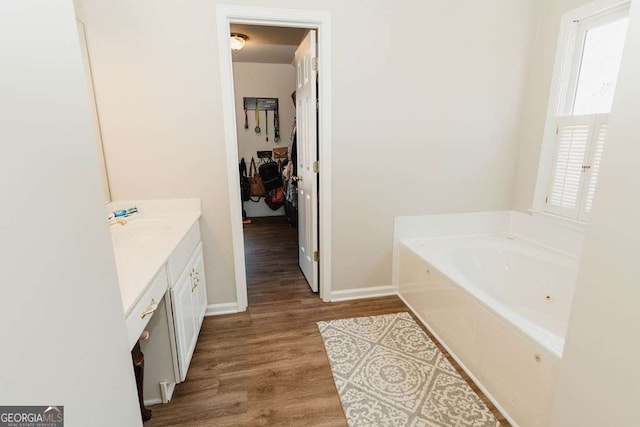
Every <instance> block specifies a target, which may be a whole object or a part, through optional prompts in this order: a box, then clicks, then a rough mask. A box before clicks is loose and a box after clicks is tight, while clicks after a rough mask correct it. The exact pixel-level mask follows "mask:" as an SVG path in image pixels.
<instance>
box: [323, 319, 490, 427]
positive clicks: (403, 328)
mask: <svg viewBox="0 0 640 427" xmlns="http://www.w3.org/2000/svg"><path fill="white" fill-rule="evenodd" d="M318 328H319V329H320V334H321V335H322V339H323V340H324V346H325V348H326V350H327V355H328V356H329V361H330V363H331V370H332V371H333V379H334V381H335V383H336V388H337V389H338V394H339V395H340V400H341V401H342V407H343V409H344V413H345V415H346V417H347V421H348V423H349V426H351V427H355V426H376V427H377V426H394V427H395V426H411V427H436V426H437V427H453V426H456V427H457V426H474V427H485V426H491V427H496V426H499V425H500V423H499V422H498V421H497V420H496V418H495V417H494V416H493V414H492V413H491V411H490V410H489V408H487V406H486V405H485V404H484V403H483V402H482V400H480V398H479V397H478V395H477V394H476V393H475V392H474V391H473V390H472V389H471V387H469V385H468V384H467V383H466V382H465V381H464V379H463V378H462V377H461V376H460V374H458V372H457V371H456V370H455V369H454V368H453V366H451V364H450V363H449V361H448V360H447V359H446V357H445V356H444V355H443V354H442V352H440V350H438V348H437V347H436V345H435V344H434V343H433V341H431V339H429V337H428V336H427V334H425V333H424V331H423V330H422V329H420V327H419V326H418V325H417V324H416V322H415V321H414V320H413V319H412V318H411V316H410V315H409V314H408V313H397V314H388V315H384V316H371V317H358V318H354V319H341V320H332V321H328V322H318Z"/></svg>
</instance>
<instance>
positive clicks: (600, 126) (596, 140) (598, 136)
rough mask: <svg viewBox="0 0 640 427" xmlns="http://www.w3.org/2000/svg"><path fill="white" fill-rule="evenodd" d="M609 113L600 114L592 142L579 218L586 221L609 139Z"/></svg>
mask: <svg viewBox="0 0 640 427" xmlns="http://www.w3.org/2000/svg"><path fill="white" fill-rule="evenodd" d="M608 121H609V115H608V114H602V115H599V116H598V117H597V118H596V120H595V127H594V135H593V142H592V143H591V153H590V156H589V166H590V167H589V169H588V170H587V173H586V176H585V180H586V182H585V194H584V206H583V210H582V212H581V213H580V216H579V219H580V220H583V221H586V220H587V219H588V216H589V214H590V213H591V208H592V207H593V199H594V196H595V193H596V183H597V181H598V175H599V173H600V163H601V162H602V153H604V147H605V143H606V140H607V129H608Z"/></svg>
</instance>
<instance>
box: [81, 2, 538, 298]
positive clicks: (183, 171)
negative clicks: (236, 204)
mask: <svg viewBox="0 0 640 427" xmlns="http://www.w3.org/2000/svg"><path fill="white" fill-rule="evenodd" d="M215 3H233V4H242V5H259V6H265V7H267V6H269V7H285V8H309V9H322V10H327V11H329V12H330V13H331V17H332V29H333V34H332V39H333V45H332V46H331V47H332V54H333V70H332V72H333V94H332V99H333V110H332V123H333V135H332V141H333V150H332V151H333V159H332V161H333V173H334V176H333V182H334V185H335V188H334V189H333V200H332V212H333V236H332V240H333V248H332V251H333V257H334V258H333V267H332V268H333V272H332V277H331V279H332V283H333V289H334V290H344V289H351V288H363V287H369V286H382V285H389V284H390V283H391V257H392V232H393V218H394V217H395V216H398V215H415V214H429V213H444V212H467V211H483V210H503V209H509V208H510V207H511V204H512V197H511V196H512V189H513V188H512V187H513V186H512V181H513V174H514V168H515V158H516V151H517V139H518V135H519V125H520V118H521V114H520V110H521V108H520V106H521V101H522V93H523V88H524V80H525V78H524V76H525V74H526V70H527V67H528V55H529V51H530V47H531V46H532V43H533V36H534V29H535V28H534V27H535V23H536V20H537V3H538V2H537V1H536V0H486V1H483V2H477V1H473V0H456V1H449V2H442V1H435V0H429V1H423V0H403V1H396V2H389V1H385V0H373V1H371V0H366V1H365V0H358V1H343V0H325V1H320V0H315V1H308V2H303V3H301V2H299V1H296V0H274V1H268V2H267V1H266V0H234V1H224V2H223V1H222V0H220V1H210V0H192V1H190V2H188V4H185V3H184V2H178V1H164V2H157V1H152V0H139V1H135V2H127V1H118V2H113V1H108V0H85V4H84V6H83V8H82V10H81V13H82V18H83V21H84V22H85V24H86V26H87V38H88V42H89V50H90V53H91V58H92V63H93V65H94V68H95V70H94V71H95V73H94V82H95V85H96V92H97V102H98V106H99V108H100V112H101V120H102V129H103V138H104V144H105V154H106V158H107V164H108V171H109V176H110V178H111V189H112V192H113V193H112V194H113V198H114V200H118V199H125V198H131V199H141V198H166V197H180V198H183V197H199V198H201V199H202V207H203V222H202V223H203V239H204V252H205V257H206V268H207V278H209V277H211V281H210V282H209V283H210V285H209V299H210V301H211V302H212V303H223V302H229V301H234V300H235V289H234V286H235V285H234V276H233V262H232V261H233V260H232V246H231V233H230V214H229V206H228V203H229V201H228V195H227V192H228V189H227V188H228V187H227V178H226V165H225V148H224V131H223V123H222V115H221V108H222V103H221V90H220V81H219V64H218V59H217V58H218V52H217V41H216V35H215V30H216V29H215V28H214V23H215V20H214V15H215V8H214V6H215ZM363 11H366V13H363ZM461 12H463V13H461ZM407 40H410V41H411V42H410V43H406V41H407ZM234 167H235V165H234Z"/></svg>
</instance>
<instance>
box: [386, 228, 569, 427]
mask: <svg viewBox="0 0 640 427" xmlns="http://www.w3.org/2000/svg"><path fill="white" fill-rule="evenodd" d="M397 250H398V272H397V283H398V291H399V295H400V296H401V298H402V299H403V300H404V301H405V302H406V303H407V305H408V306H409V307H410V308H411V309H412V310H413V311H414V312H415V314H416V315H418V317H420V318H421V320H422V321H423V323H425V325H426V326H427V327H428V328H429V329H430V330H431V332H433V334H434V335H435V336H436V337H437V338H438V340H440V342H441V343H442V344H443V345H444V346H445V347H446V348H447V349H448V350H449V352H450V353H451V354H452V355H453V357H454V358H455V359H456V360H457V361H458V362H459V363H460V364H461V365H462V366H463V368H464V369H465V371H467V373H468V374H469V375H470V376H471V377H472V379H473V380H474V381H475V382H476V384H478V386H479V387H480V388H481V389H482V390H483V391H484V392H485V393H486V394H487V395H488V397H489V398H490V399H491V400H492V401H493V402H494V403H495V404H496V406H497V407H498V408H499V409H500V410H501V412H502V413H503V414H505V416H506V417H507V418H508V419H509V420H510V421H511V422H512V423H513V424H515V425H520V426H523V427H524V426H526V427H529V426H548V425H549V419H550V414H551V405H552V401H553V394H554V389H555V380H556V374H557V370H558V367H559V363H560V359H561V357H562V350H563V347H564V341H565V334H566V330H567V324H568V320H569V313H570V308H571V303H572V300H573V291H574V286H575V281H576V276H577V271H578V266H579V260H578V258H577V257H575V256H571V255H569V254H566V253H563V252H560V251H557V250H554V249H551V248H549V247H545V246H542V245H540V244H537V243H534V242H532V241H529V240H526V239H524V238H521V237H518V236H515V235H513V234H510V233H508V232H499V233H490V234H481V235H471V236H452V237H436V238H423V239H417V240H407V239H405V240H403V241H401V242H399V245H398V249H397Z"/></svg>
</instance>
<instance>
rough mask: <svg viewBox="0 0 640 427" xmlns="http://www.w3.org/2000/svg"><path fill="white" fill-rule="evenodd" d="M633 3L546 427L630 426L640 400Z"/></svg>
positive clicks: (638, 15)
mask: <svg viewBox="0 0 640 427" xmlns="http://www.w3.org/2000/svg"><path fill="white" fill-rule="evenodd" d="M638 52H640V7H639V5H637V4H635V5H634V6H633V7H632V10H631V20H630V23H629V32H628V36H627V45H626V47H625V53H624V57H623V59H622V65H621V68H620V77H619V80H618V86H617V89H616V98H615V101H614V105H613V111H612V113H611V117H610V119H609V131H610V134H609V135H610V137H609V141H608V142H607V152H606V154H605V156H604V160H603V164H602V169H601V171H602V172H601V175H600V177H599V178H598V198H597V200H596V201H595V206H594V209H593V213H592V214H591V217H590V220H589V228H588V231H587V238H586V243H585V247H584V252H583V259H582V268H581V270H580V274H579V278H578V284H577V287H576V295H575V299H574V303H573V311H572V313H571V320H570V323H569V331H568V335H567V343H566V346H565V350H564V359H563V363H562V367H561V370H560V377H559V381H558V389H557V393H556V399H555V408H554V415H553V422H552V425H553V426H558V427H574V426H575V427H585V426H635V425H638V402H639V401H640V374H639V372H640V358H639V357H638V353H639V352H640V342H639V341H638V334H637V330H638V325H640V310H639V309H638V304H639V301H640V286H639V281H638V260H639V259H640V245H638V242H640V221H638V218H640V200H639V199H638V197H637V196H636V195H637V188H639V187H640V169H638V167H637V160H638V158H640V145H639V144H638V136H639V135H640V122H639V121H638V100H639V99H640V57H639V56H638Z"/></svg>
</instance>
